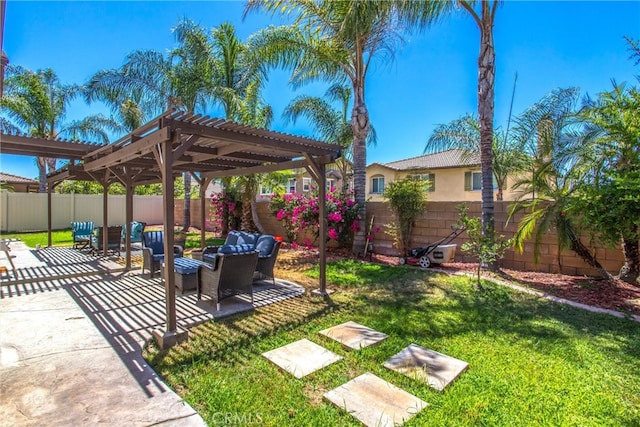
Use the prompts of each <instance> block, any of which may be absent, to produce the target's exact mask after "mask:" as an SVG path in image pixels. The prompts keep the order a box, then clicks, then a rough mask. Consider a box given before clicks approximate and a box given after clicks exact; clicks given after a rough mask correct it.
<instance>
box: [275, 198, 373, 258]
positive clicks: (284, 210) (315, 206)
mask: <svg viewBox="0 0 640 427" xmlns="http://www.w3.org/2000/svg"><path fill="white" fill-rule="evenodd" d="M326 197H327V198H326V209H327V237H328V238H329V239H330V240H336V241H337V242H338V243H339V244H340V246H343V247H348V246H350V245H351V239H352V234H353V232H354V231H357V230H358V229H359V226H360V225H359V224H360V223H359V221H358V219H359V218H358V207H357V205H356V203H355V201H354V200H353V192H347V193H341V192H338V191H335V189H331V191H328V192H327V196H326ZM270 208H271V212H272V213H273V215H274V216H275V217H276V219H277V220H278V221H281V222H282V226H283V228H284V230H285V233H286V234H287V239H288V240H289V241H290V242H295V241H296V240H297V239H298V236H299V235H301V234H302V233H305V232H310V233H311V234H312V235H313V236H315V238H316V240H317V239H318V236H319V234H320V225H319V222H318V217H319V210H320V207H319V198H318V194H317V192H316V191H310V192H308V193H304V194H274V195H273V196H272V198H271V205H270ZM309 244H310V242H308V245H309Z"/></svg>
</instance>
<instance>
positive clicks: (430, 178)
mask: <svg viewBox="0 0 640 427" xmlns="http://www.w3.org/2000/svg"><path fill="white" fill-rule="evenodd" d="M409 178H411V179H417V180H421V181H427V183H428V185H427V192H433V191H436V174H435V173H423V174H420V175H409Z"/></svg>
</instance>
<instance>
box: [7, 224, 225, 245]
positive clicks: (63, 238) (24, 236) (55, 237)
mask: <svg viewBox="0 0 640 427" xmlns="http://www.w3.org/2000/svg"><path fill="white" fill-rule="evenodd" d="M1 237H2V238H3V239H19V240H22V241H23V242H24V243H25V244H26V245H27V246H29V247H30V248H35V247H36V245H37V244H40V245H41V246H42V247H45V246H47V242H48V240H47V232H46V231H36V232H29V233H8V234H5V233H3V234H2V236H1ZM51 240H52V244H53V246H71V245H72V244H73V239H72V237H71V229H70V228H69V229H66V230H54V231H52V232H51ZM223 243H224V239H218V238H215V237H213V235H212V234H211V233H207V238H206V245H207V246H209V245H221V244H223ZM199 247H200V232H190V233H188V234H187V240H186V244H185V249H193V248H199Z"/></svg>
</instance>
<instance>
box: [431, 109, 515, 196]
mask: <svg viewBox="0 0 640 427" xmlns="http://www.w3.org/2000/svg"><path fill="white" fill-rule="evenodd" d="M451 149H459V150H462V151H463V159H471V158H474V157H475V156H477V154H478V153H479V151H480V124H479V123H478V120H477V119H476V117H474V116H473V115H465V116H462V117H460V118H458V119H456V120H453V121H452V122H450V123H447V124H440V125H438V126H436V128H435V129H434V131H433V133H432V134H431V136H430V137H429V139H428V140H427V144H426V145H425V148H424V152H425V153H434V152H437V151H444V150H451ZM492 151H493V168H492V170H493V177H494V178H495V181H496V184H497V187H498V192H497V195H496V198H497V199H498V200H503V190H504V189H505V188H506V184H507V177H508V176H509V175H512V174H513V173H515V172H518V171H520V170H522V169H523V167H524V165H525V163H526V155H525V153H524V152H523V150H522V147H521V146H520V145H519V144H515V143H514V141H513V139H509V138H508V135H507V133H506V132H502V131H501V130H500V129H496V131H495V132H494V135H493V149H492Z"/></svg>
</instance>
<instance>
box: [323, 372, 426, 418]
mask: <svg viewBox="0 0 640 427" xmlns="http://www.w3.org/2000/svg"><path fill="white" fill-rule="evenodd" d="M324 398H325V399H327V400H328V401H329V402H331V403H333V404H334V405H336V406H338V407H340V408H342V409H344V410H345V411H347V412H348V413H350V414H351V415H353V416H354V417H355V418H357V419H358V420H359V421H360V422H362V423H363V424H364V425H366V426H375V427H387V426H388V427H392V426H397V425H402V424H403V423H404V422H405V421H407V420H409V419H411V418H412V417H414V416H415V415H416V414H418V413H419V412H420V411H422V410H423V409H424V408H426V407H427V406H428V403H427V402H425V401H423V400H421V399H419V398H417V397H415V396H413V395H412V394H410V393H407V392H406V391H404V390H402V389H400V388H398V387H396V386H394V385H393V384H391V383H389V382H387V381H385V380H383V379H382V378H379V377H377V376H375V375H373V374H372V373H370V372H367V373H365V374H362V375H360V376H359V377H356V378H354V379H352V380H351V381H349V382H347V383H346V384H343V385H341V386H340V387H338V388H335V389H333V390H331V391H328V392H327V393H325V394H324Z"/></svg>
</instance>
